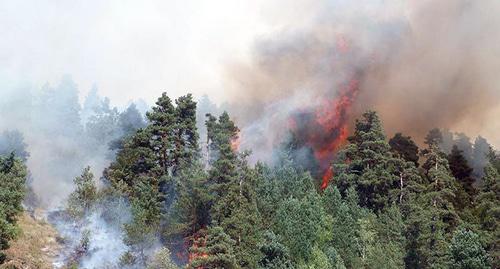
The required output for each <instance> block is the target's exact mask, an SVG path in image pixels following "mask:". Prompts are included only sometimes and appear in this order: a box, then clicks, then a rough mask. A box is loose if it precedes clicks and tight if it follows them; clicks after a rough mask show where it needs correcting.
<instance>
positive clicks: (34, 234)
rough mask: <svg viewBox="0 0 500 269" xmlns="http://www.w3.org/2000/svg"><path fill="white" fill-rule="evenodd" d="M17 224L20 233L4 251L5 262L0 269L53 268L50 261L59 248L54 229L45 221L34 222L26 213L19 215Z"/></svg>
mask: <svg viewBox="0 0 500 269" xmlns="http://www.w3.org/2000/svg"><path fill="white" fill-rule="evenodd" d="M18 223H19V226H20V228H21V233H20V235H19V237H18V238H17V239H16V240H15V241H13V242H11V246H10V248H9V249H8V250H7V251H5V253H6V254H7V262H6V263H4V264H3V265H2V266H0V269H6V268H23V269H31V268H40V269H45V268H47V269H48V268H53V266H52V260H53V259H54V257H55V256H56V255H57V253H58V251H59V249H60V248H61V246H60V244H59V243H58V234H57V232H56V231H55V229H54V228H53V227H52V226H51V225H50V224H48V223H46V222H45V221H40V220H36V219H34V218H32V217H31V216H30V215H29V214H27V213H23V215H21V217H20V218H19V221H18Z"/></svg>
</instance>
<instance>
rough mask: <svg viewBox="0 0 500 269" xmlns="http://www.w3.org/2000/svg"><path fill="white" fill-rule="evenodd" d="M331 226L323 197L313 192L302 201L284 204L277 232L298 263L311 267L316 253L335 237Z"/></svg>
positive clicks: (286, 201) (275, 228)
mask: <svg viewBox="0 0 500 269" xmlns="http://www.w3.org/2000/svg"><path fill="white" fill-rule="evenodd" d="M331 225H332V220H331V218H330V217H329V215H328V214H326V213H325V211H324V209H323V206H322V202H321V199H320V197H319V196H318V194H316V193H315V191H313V192H310V193H309V194H308V195H306V196H304V198H302V199H301V200H299V199H296V198H289V199H287V200H285V201H284V202H282V203H281V205H280V207H279V209H278V211H277V212H276V216H275V226H274V231H275V232H276V234H278V235H279V236H281V238H282V239H283V243H284V244H285V245H286V246H287V247H288V249H289V251H290V255H291V257H293V259H294V261H295V262H297V263H301V262H302V263H307V262H309V260H310V259H311V258H312V256H311V254H312V251H313V249H314V248H315V247H322V246H323V245H324V243H325V242H326V241H327V240H328V239H329V238H330V237H331V234H330V232H331V228H332V226H331Z"/></svg>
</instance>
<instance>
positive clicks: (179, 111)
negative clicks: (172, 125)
mask: <svg viewBox="0 0 500 269" xmlns="http://www.w3.org/2000/svg"><path fill="white" fill-rule="evenodd" d="M175 103H176V105H177V107H176V111H175V112H176V113H175V114H176V137H175V144H176V146H175V152H174V162H175V164H174V173H175V171H177V169H179V167H180V166H184V165H189V164H191V163H192V162H193V160H195V158H196V157H197V156H198V152H199V148H198V138H199V136H198V132H197V128H196V102H194V101H193V96H192V95H191V94H188V95H186V96H181V97H179V98H178V99H177V100H175Z"/></svg>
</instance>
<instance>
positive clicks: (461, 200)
mask: <svg viewBox="0 0 500 269" xmlns="http://www.w3.org/2000/svg"><path fill="white" fill-rule="evenodd" d="M448 162H449V165H450V170H451V173H452V174H453V176H454V177H455V179H456V180H457V181H458V183H459V185H458V186H459V188H458V191H457V193H456V199H455V205H456V206H457V208H458V209H459V210H463V209H464V208H465V207H468V206H470V205H471V204H472V201H473V200H474V196H475V195H476V189H475V188H474V186H473V184H474V179H473V178H472V168H471V167H469V164H468V163H467V160H466V159H465V157H464V156H463V154H462V151H461V150H459V149H458V147H457V146H456V145H455V146H453V148H452V150H451V153H450V155H448Z"/></svg>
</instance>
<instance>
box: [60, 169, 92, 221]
mask: <svg viewBox="0 0 500 269" xmlns="http://www.w3.org/2000/svg"><path fill="white" fill-rule="evenodd" d="M73 183H74V184H75V190H74V191H73V192H72V193H71V194H70V196H69V199H68V205H67V211H68V212H69V213H70V215H71V216H73V217H82V216H83V215H84V214H85V212H86V211H88V210H89V209H90V208H91V207H92V205H93V204H94V203H95V202H96V200H97V187H96V184H95V181H94V175H93V174H92V172H91V171H90V166H87V167H86V168H85V169H84V170H83V172H82V174H81V175H80V176H78V177H76V178H75V179H74V180H73Z"/></svg>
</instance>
